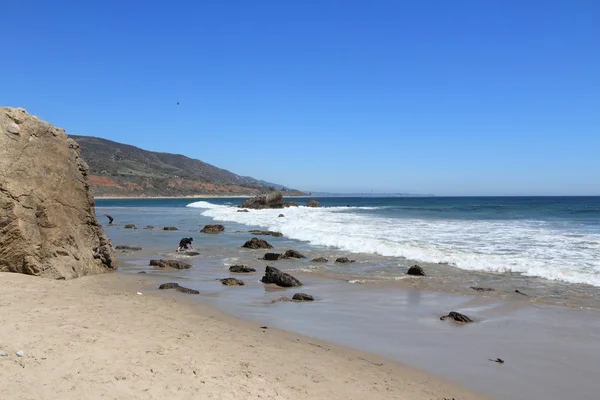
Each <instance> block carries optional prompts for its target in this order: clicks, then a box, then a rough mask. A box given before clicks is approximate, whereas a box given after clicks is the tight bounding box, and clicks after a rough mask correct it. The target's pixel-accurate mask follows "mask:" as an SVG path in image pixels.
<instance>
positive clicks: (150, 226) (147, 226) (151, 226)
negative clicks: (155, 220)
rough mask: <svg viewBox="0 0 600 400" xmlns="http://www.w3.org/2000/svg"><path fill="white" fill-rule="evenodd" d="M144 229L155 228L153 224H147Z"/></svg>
mask: <svg viewBox="0 0 600 400" xmlns="http://www.w3.org/2000/svg"><path fill="white" fill-rule="evenodd" d="M144 229H154V226H153V225H146V227H145V228H144Z"/></svg>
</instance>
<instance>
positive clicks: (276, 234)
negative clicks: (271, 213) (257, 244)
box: [248, 230, 283, 237]
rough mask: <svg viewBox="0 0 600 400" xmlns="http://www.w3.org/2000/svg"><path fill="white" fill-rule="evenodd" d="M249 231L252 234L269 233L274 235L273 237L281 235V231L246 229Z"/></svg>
mask: <svg viewBox="0 0 600 400" xmlns="http://www.w3.org/2000/svg"><path fill="white" fill-rule="evenodd" d="M248 232H249V233H251V234H253V235H271V236H275V237H281V236H283V233H281V232H273V231H258V230H251V231H248Z"/></svg>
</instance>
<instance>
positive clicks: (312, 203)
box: [306, 200, 321, 207]
mask: <svg viewBox="0 0 600 400" xmlns="http://www.w3.org/2000/svg"><path fill="white" fill-rule="evenodd" d="M306 207H321V203H319V202H318V201H316V200H309V201H307V202H306Z"/></svg>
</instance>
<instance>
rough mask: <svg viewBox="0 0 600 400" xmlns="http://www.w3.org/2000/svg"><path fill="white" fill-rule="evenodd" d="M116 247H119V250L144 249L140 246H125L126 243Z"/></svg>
mask: <svg viewBox="0 0 600 400" xmlns="http://www.w3.org/2000/svg"><path fill="white" fill-rule="evenodd" d="M115 249H117V250H132V251H138V250H142V248H141V247H140V246H125V245H118V246H116V247H115Z"/></svg>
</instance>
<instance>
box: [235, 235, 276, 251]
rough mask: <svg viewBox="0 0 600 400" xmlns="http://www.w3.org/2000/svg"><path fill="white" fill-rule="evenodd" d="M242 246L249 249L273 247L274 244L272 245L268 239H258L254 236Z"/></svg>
mask: <svg viewBox="0 0 600 400" xmlns="http://www.w3.org/2000/svg"><path fill="white" fill-rule="evenodd" d="M242 247H245V248H247V249H255V250H256V249H272V248H273V246H271V245H270V244H269V243H267V241H266V240H263V239H258V238H252V239H250V240H248V241H247V242H246V243H244V245H243V246H242Z"/></svg>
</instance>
